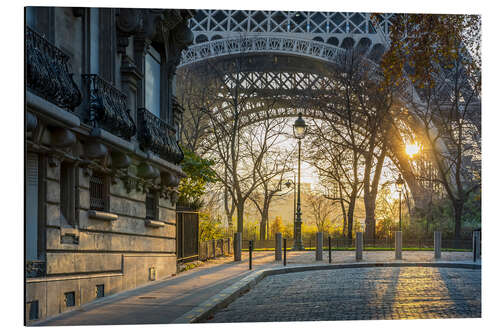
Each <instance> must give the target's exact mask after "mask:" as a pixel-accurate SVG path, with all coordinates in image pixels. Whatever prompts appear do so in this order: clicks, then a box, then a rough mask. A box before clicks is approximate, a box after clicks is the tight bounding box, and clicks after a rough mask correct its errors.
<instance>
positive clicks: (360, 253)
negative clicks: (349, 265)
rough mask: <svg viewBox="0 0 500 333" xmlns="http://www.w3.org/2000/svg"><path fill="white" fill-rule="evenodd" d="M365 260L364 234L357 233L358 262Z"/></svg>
mask: <svg viewBox="0 0 500 333" xmlns="http://www.w3.org/2000/svg"><path fill="white" fill-rule="evenodd" d="M359 260H363V233H362V232H356V261H359Z"/></svg>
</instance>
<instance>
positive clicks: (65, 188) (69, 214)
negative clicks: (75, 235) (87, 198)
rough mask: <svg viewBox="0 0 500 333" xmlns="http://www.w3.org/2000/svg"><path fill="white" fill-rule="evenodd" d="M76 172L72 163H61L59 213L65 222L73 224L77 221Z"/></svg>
mask: <svg viewBox="0 0 500 333" xmlns="http://www.w3.org/2000/svg"><path fill="white" fill-rule="evenodd" d="M76 172H77V168H75V165H74V163H72V162H62V163H61V177H60V189H61V192H60V196H61V214H62V216H63V218H64V219H65V220H66V222H67V224H70V225H73V226H74V225H76V223H77V214H76V207H78V196H77V195H76V193H77V186H78V184H77V176H76Z"/></svg>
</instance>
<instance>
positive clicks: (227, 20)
mask: <svg viewBox="0 0 500 333" xmlns="http://www.w3.org/2000/svg"><path fill="white" fill-rule="evenodd" d="M393 15H394V14H391V13H387V14H380V15H377V16H378V19H377V23H375V21H374V20H373V19H372V14H370V13H340V12H303V11H249V10H199V11H198V12H197V14H196V16H195V17H194V18H192V19H190V22H189V26H190V28H191V30H192V31H193V34H194V43H193V45H191V46H190V47H189V48H188V49H186V50H184V51H183V53H182V58H181V61H180V64H179V66H178V69H179V70H178V72H179V73H181V75H188V74H186V73H189V72H191V71H192V72H193V73H198V74H197V76H198V77H199V74H200V73H206V74H207V76H208V77H210V72H213V74H214V75H213V77H212V79H213V80H212V81H210V78H209V81H210V83H208V85H209V86H210V87H211V88H210V89H213V90H212V91H211V94H212V96H214V98H213V103H212V105H211V108H212V110H213V111H215V112H220V113H221V114H220V119H221V121H222V120H223V119H224V114H223V113H224V110H225V108H227V107H228V105H227V101H228V99H229V98H230V96H226V95H224V92H225V91H229V90H230V88H231V86H233V85H239V87H240V89H241V90H240V93H241V94H242V95H246V96H245V97H244V99H245V107H244V112H243V114H242V115H241V116H242V119H241V124H242V126H246V125H248V124H252V123H257V122H259V121H261V120H263V119H264V118H269V117H296V116H297V114H298V113H299V112H301V113H302V114H303V115H304V116H305V117H312V118H319V119H324V118H325V117H336V116H338V115H334V114H332V113H328V112H325V111H324V110H327V109H332V108H334V107H335V106H334V105H331V104H328V102H325V101H328V100H334V99H335V98H334V97H335V96H334V95H335V94H336V92H338V82H337V81H336V79H335V78H332V77H331V76H330V75H329V74H328V72H329V70H328V68H329V67H330V66H333V67H338V66H343V63H344V62H345V58H346V56H348V54H349V52H350V51H355V52H358V53H359V54H361V56H362V57H363V58H364V60H363V65H364V66H366V68H367V69H368V71H370V72H372V75H371V76H372V77H373V78H375V79H376V78H377V74H378V72H379V70H380V69H379V66H378V62H379V60H380V58H381V57H382V55H383V54H384V52H385V50H386V49H387V48H388V46H389V43H390V41H389V38H388V33H389V27H390V24H391V22H390V19H391V17H392V16H393ZM348 50H349V51H348ZM235 63H238V66H234V65H235ZM207 64H211V65H210V66H211V68H209V67H210V66H209V67H207ZM204 66H205V68H203V67H204ZM215 72H218V75H217V74H215ZM220 73H224V75H220ZM216 77H217V78H216ZM221 78H222V79H221ZM228 88H229V89H228ZM445 90H446V89H445ZM397 93H398V95H399V103H398V105H399V106H406V107H408V108H409V109H410V112H411V106H410V105H419V104H420V105H422V103H421V102H420V98H419V95H418V93H417V91H416V90H415V87H414V86H413V84H412V83H411V82H410V81H409V80H406V81H405V82H404V83H403V84H402V85H400V86H399V88H398V91H397ZM446 95H448V94H446ZM445 98H448V97H445ZM184 106H185V107H189V106H186V105H184ZM395 137H397V138H399V141H397V142H396V141H394V142H392V147H391V155H392V158H393V160H394V162H395V163H396V165H397V166H398V167H399V168H400V170H401V169H402V170H404V169H406V170H407V171H408V172H406V174H411V173H412V172H411V171H410V170H411V169H412V165H411V163H410V162H409V161H408V159H407V157H406V156H405V155H404V152H403V151H402V149H401V147H402V146H403V141H402V136H401V134H400V133H398V134H397V135H396V136H395ZM406 180H407V182H408V184H409V186H410V188H411V192H412V193H414V194H416V193H418V192H420V189H419V187H420V185H419V184H418V182H417V181H416V180H415V179H414V180H413V181H411V180H410V179H406Z"/></svg>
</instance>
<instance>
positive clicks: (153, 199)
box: [146, 191, 158, 220]
mask: <svg viewBox="0 0 500 333" xmlns="http://www.w3.org/2000/svg"><path fill="white" fill-rule="evenodd" d="M157 212H158V196H157V195H156V192H155V191H148V192H147V193H146V218H147V219H149V220H157V219H158V213H157Z"/></svg>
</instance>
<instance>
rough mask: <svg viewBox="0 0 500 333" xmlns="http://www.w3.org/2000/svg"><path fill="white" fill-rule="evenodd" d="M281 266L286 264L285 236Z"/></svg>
mask: <svg viewBox="0 0 500 333" xmlns="http://www.w3.org/2000/svg"><path fill="white" fill-rule="evenodd" d="M283 266H286V238H283Z"/></svg>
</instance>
